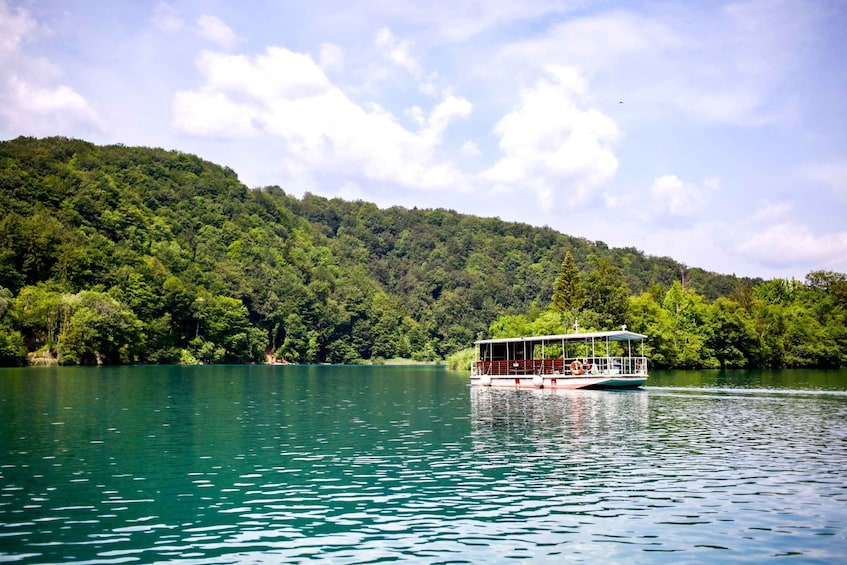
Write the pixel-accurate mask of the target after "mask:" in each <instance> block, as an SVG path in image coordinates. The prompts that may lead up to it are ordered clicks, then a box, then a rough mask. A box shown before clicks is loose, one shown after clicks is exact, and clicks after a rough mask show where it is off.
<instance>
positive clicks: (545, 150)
mask: <svg viewBox="0 0 847 565" xmlns="http://www.w3.org/2000/svg"><path fill="white" fill-rule="evenodd" d="M586 92H587V84H586V82H585V80H584V79H583V78H582V76H581V75H580V74H579V72H578V71H576V70H575V69H573V68H563V67H549V68H548V69H547V76H546V78H543V79H541V80H539V81H538V82H537V83H536V84H535V86H533V87H532V88H529V89H526V90H524V91H523V92H521V95H520V100H521V101H520V106H519V108H517V109H516V110H514V111H512V112H510V113H508V114H506V115H505V116H504V117H503V118H502V119H501V120H500V121H499V122H498V123H497V125H496V126H495V128H494V132H495V133H496V134H497V135H498V136H499V138H500V142H499V145H500V151H501V154H502V156H501V158H500V159H499V160H498V161H497V162H496V163H495V164H494V165H493V166H492V167H491V168H489V169H488V170H486V171H485V172H484V173H483V174H482V178H483V179H485V180H486V181H489V182H491V183H494V185H495V186H498V187H501V188H511V189H527V188H529V189H532V190H534V191H535V192H536V195H537V196H538V199H539V201H540V203H541V204H542V206H544V208H545V209H547V210H548V211H550V210H551V209H552V207H553V206H554V205H557V204H559V205H560V204H562V203H564V202H567V203H568V204H569V205H570V206H572V207H574V206H577V205H580V204H583V203H585V202H586V201H587V200H588V199H589V198H591V197H592V196H593V195H594V193H595V192H596V191H597V190H598V189H599V188H600V187H602V185H603V184H604V183H605V182H607V181H608V180H610V179H611V178H612V177H613V176H614V174H615V171H616V170H617V168H618V160H617V158H616V157H615V155H614V153H613V152H612V144H613V142H614V141H615V140H617V139H618V137H619V132H618V128H617V125H616V124H615V122H614V121H612V120H611V119H610V118H609V117H607V116H606V115H604V114H602V113H601V112H599V111H598V110H595V109H593V108H585V106H584V104H583V103H582V100H583V99H584V97H585V94H586ZM556 193H561V194H562V195H563V196H565V198H563V199H562V200H561V201H559V202H556V198H555V194H556Z"/></svg>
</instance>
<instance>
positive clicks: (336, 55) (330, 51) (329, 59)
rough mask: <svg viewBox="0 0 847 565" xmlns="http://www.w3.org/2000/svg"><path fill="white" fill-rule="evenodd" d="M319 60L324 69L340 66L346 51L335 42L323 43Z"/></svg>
mask: <svg viewBox="0 0 847 565" xmlns="http://www.w3.org/2000/svg"><path fill="white" fill-rule="evenodd" d="M318 61H319V62H320V65H321V68H322V69H324V70H327V69H332V68H335V67H340V66H341V65H342V64H343V63H344V51H343V50H342V49H341V47H339V46H338V45H335V44H334V43H326V42H324V43H321V46H320V51H319V52H318Z"/></svg>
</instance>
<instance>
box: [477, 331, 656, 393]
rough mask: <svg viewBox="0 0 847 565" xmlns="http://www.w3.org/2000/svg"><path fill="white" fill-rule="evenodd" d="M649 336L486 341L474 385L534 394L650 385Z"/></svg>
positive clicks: (624, 334) (591, 334)
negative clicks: (646, 342) (646, 353)
mask: <svg viewBox="0 0 847 565" xmlns="http://www.w3.org/2000/svg"><path fill="white" fill-rule="evenodd" d="M645 339H647V336H645V335H642V334H638V333H634V332H630V331H627V330H626V327H624V329H622V330H618V331H608V332H588V333H571V334H562V335H545V336H533V337H511V338H501V339H483V340H480V341H477V342H475V344H474V345H475V346H476V359H475V361H474V363H473V365H472V366H471V385H474V386H494V387H509V388H532V389H541V388H543V389H575V388H636V387H640V386H641V385H643V384H644V383H645V382H646V381H647V358H646V357H645V356H644V340H645Z"/></svg>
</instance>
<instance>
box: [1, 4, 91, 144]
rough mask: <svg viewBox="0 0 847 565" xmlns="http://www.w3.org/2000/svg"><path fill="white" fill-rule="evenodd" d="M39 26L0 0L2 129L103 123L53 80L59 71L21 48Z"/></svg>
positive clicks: (38, 131) (45, 131)
mask: <svg viewBox="0 0 847 565" xmlns="http://www.w3.org/2000/svg"><path fill="white" fill-rule="evenodd" d="M38 30H39V24H38V22H37V21H36V20H35V19H34V18H32V16H30V14H29V13H28V12H27V11H26V10H24V9H22V8H17V9H14V10H12V9H11V8H10V7H9V6H8V4H7V3H6V2H0V130H4V131H14V132H16V133H18V134H21V133H25V134H28V135H57V134H66V133H69V132H72V131H75V130H76V129H77V128H81V129H83V130H84V129H90V128H93V129H100V128H101V127H102V124H101V123H100V120H99V119H98V117H97V114H96V113H95V112H94V110H93V109H92V108H91V106H90V105H89V103H88V102H87V101H86V100H85V98H84V97H83V96H82V95H81V94H80V93H79V92H77V91H76V90H74V89H73V88H72V87H70V86H69V85H67V84H61V83H59V82H57V80H58V79H60V78H61V74H62V73H61V70H60V69H59V68H57V67H56V66H55V65H53V64H52V63H51V62H50V61H48V60H46V59H43V58H39V57H32V56H30V55H28V54H27V52H26V51H24V49H23V47H24V44H25V42H26V41H27V40H29V39H31V38H34V36H35V35H36V34H37V32H38Z"/></svg>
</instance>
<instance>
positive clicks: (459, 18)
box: [0, 0, 847, 279]
mask: <svg viewBox="0 0 847 565" xmlns="http://www.w3.org/2000/svg"><path fill="white" fill-rule="evenodd" d="M845 29H847V4H845V3H843V2H841V1H838V0H832V1H823V0H822V1H814V0H811V1H767V0H756V1H751V2H743V1H741V2H719V1H709V2H687V1H682V0H679V1H656V2H646V1H645V2H613V1H608V0H606V1H604V0H598V1H591V0H582V1H556V0H524V1H522V2H514V0H508V1H501V0H487V1H481V0H451V1H450V2H429V3H427V2H401V1H397V0H391V1H384V0H364V1H346V2H330V1H320V0H317V1H313V2H281V1H262V0H254V1H249V0H245V1H244V2H237V3H236V2H223V1H204V2H200V1H177V0H174V1H171V2H165V1H156V0H154V1H149V2H147V1H131V2H130V1H126V2H105V1H102V2H96V1H93V0H64V1H61V2H58V1H55V0H52V1H45V0H31V1H26V0H21V1H16V0H0V138H2V139H11V138H14V137H17V136H19V135H32V136H49V135H64V136H69V137H78V138H82V139H87V140H90V141H93V142H96V143H124V144H126V145H146V146H155V147H164V148H166V149H178V150H181V151H185V152H189V153H196V154H198V155H200V156H201V157H203V158H205V159H208V160H211V161H214V162H216V163H219V164H222V165H226V166H229V167H231V168H232V169H234V170H235V171H236V172H237V173H238V175H239V178H240V179H241V180H242V181H243V182H244V183H246V184H247V185H248V186H251V187H256V186H265V185H279V186H281V187H283V188H284V189H285V190H286V191H287V192H289V193H291V194H295V195H302V194H303V192H305V191H309V192H312V193H315V194H320V195H324V196H329V197H333V196H339V197H342V198H346V199H362V200H366V201H371V202H375V203H377V204H378V205H380V206H391V205H395V204H397V205H402V206H406V207H413V206H417V207H419V208H431V207H445V208H451V209H454V210H457V211H459V212H463V213H468V214H476V215H481V216H497V217H500V218H502V219H504V220H510V221H511V220H514V221H522V222H528V223H530V224H534V225H539V226H541V225H548V226H550V227H553V228H555V229H557V230H559V231H561V232H564V233H567V234H570V235H574V236H578V237H585V238H587V239H590V240H601V241H605V242H606V243H608V244H609V245H612V246H633V247H636V248H638V249H641V250H643V251H645V252H646V253H648V254H651V255H660V256H665V255H666V256H670V257H673V258H674V259H677V260H679V261H682V262H684V263H686V264H688V265H689V266H697V267H703V268H706V269H710V270H714V271H717V272H721V273H735V274H737V275H739V276H761V277H765V278H771V277H789V278H790V277H795V278H798V279H802V278H803V277H805V275H806V274H807V273H808V272H809V271H812V270H818V269H830V270H835V271H839V272H847V34H845V33H844V32H843V30H845Z"/></svg>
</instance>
